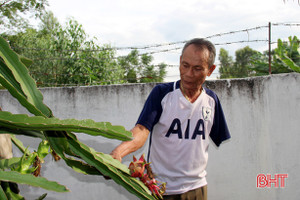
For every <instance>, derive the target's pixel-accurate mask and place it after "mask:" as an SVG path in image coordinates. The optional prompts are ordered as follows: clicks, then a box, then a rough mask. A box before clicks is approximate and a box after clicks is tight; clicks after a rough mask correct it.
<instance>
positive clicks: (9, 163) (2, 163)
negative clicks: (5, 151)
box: [0, 157, 21, 170]
mask: <svg viewBox="0 0 300 200" xmlns="http://www.w3.org/2000/svg"><path fill="white" fill-rule="evenodd" d="M20 160H21V158H18V157H13V158H10V159H0V169H2V170H5V169H11V168H16V167H17V166H18V164H19V162H20Z"/></svg>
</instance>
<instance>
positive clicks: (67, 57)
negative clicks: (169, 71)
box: [3, 12, 166, 87]
mask: <svg viewBox="0 0 300 200" xmlns="http://www.w3.org/2000/svg"><path fill="white" fill-rule="evenodd" d="M3 37H5V38H6V39H7V40H8V41H9V44H10V46H11V47H12V48H13V49H14V50H15V51H16V52H17V53H18V54H19V55H22V56H24V57H27V58H30V59H31V60H32V61H34V62H33V63H31V64H30V62H28V60H26V61H24V62H27V67H28V69H29V71H30V74H31V75H32V76H33V78H34V79H35V80H36V82H37V84H38V85H39V86H42V87H49V86H65V85H106V84H122V83H138V82H142V83H144V82H162V81H163V78H164V77H165V75H166V71H165V68H166V65H165V64H160V65H158V66H154V65H153V64H151V63H152V61H153V57H152V56H150V55H146V54H142V55H140V54H139V52H138V51H137V50H133V51H132V52H130V53H129V54H128V55H127V56H122V57H118V58H116V50H115V49H113V48H112V47H111V46H110V45H102V46H100V45H98V44H97V38H92V39H89V36H88V35H87V34H86V32H85V30H84V29H83V27H82V25H80V24H79V23H78V22H77V21H76V20H74V19H69V21H68V22H67V23H66V24H65V25H64V26H62V25H61V24H60V23H59V22H58V20H57V19H56V18H55V17H54V15H53V13H51V12H48V13H46V14H44V15H42V16H41V24H40V28H39V29H33V28H27V29H26V30H25V31H23V32H18V33H17V34H14V35H8V34H3Z"/></svg>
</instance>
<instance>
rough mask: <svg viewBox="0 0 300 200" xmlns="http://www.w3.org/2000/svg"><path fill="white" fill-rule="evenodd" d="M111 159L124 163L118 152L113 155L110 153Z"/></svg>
mask: <svg viewBox="0 0 300 200" xmlns="http://www.w3.org/2000/svg"><path fill="white" fill-rule="evenodd" d="M110 155H111V157H113V158H114V159H116V160H118V161H120V162H122V157H121V155H120V154H119V153H118V152H117V151H116V150H113V151H112V152H111V153H110Z"/></svg>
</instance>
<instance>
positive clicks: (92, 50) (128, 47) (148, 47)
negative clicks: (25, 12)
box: [13, 22, 300, 52]
mask: <svg viewBox="0 0 300 200" xmlns="http://www.w3.org/2000/svg"><path fill="white" fill-rule="evenodd" d="M272 25H274V26H300V23H297V22H295V23H272ZM268 27H269V26H268V25H265V26H257V27H253V28H247V29H242V30H236V31H229V32H224V33H218V34H214V35H211V36H207V37H204V38H206V39H211V38H214V37H221V36H225V35H232V34H236V33H242V32H247V34H249V32H250V31H255V30H259V29H264V28H268ZM187 41H188V40H183V41H177V42H169V43H159V44H152V45H141V46H127V47H126V46H125V47H101V48H99V49H59V50H58V49H42V48H27V47H13V49H15V50H18V49H19V50H35V51H59V52H64V51H67V52H76V51H82V52H98V51H109V50H116V51H118V50H145V49H150V48H158V47H164V46H173V45H178V44H184V43H186V42H187ZM229 44H230V43H229ZM220 45H221V44H220ZM178 48H179V47H178ZM176 49H177V48H176Z"/></svg>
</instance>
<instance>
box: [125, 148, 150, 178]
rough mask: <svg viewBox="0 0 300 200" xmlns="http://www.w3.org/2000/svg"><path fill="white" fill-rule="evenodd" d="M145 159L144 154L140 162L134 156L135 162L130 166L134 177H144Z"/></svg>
mask: <svg viewBox="0 0 300 200" xmlns="http://www.w3.org/2000/svg"><path fill="white" fill-rule="evenodd" d="M145 165H146V162H145V158H144V154H143V155H142V156H141V158H140V159H139V160H137V159H136V157H135V156H133V162H131V163H130V164H129V167H128V168H129V170H130V174H131V176H132V177H143V175H144V171H145Z"/></svg>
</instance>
